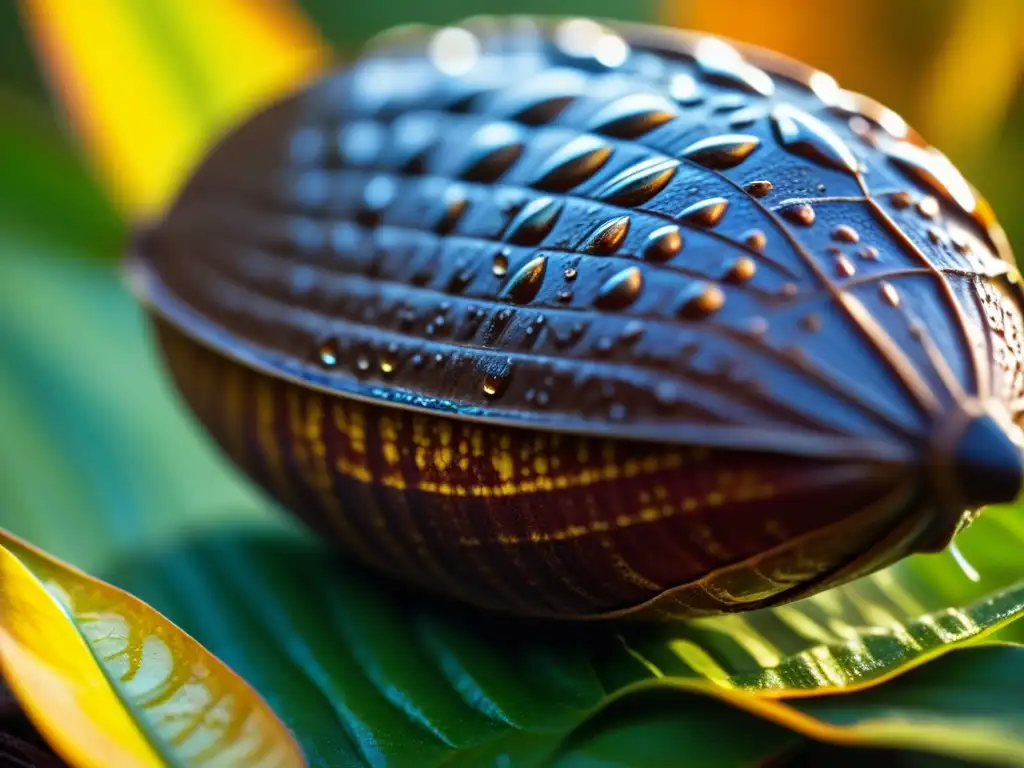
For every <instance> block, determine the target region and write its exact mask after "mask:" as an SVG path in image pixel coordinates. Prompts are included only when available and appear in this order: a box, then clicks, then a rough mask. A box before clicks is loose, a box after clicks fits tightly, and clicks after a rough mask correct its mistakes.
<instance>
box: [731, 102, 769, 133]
mask: <svg viewBox="0 0 1024 768" xmlns="http://www.w3.org/2000/svg"><path fill="white" fill-rule="evenodd" d="M767 114H768V113H767V112H765V110H764V109H763V108H762V107H760V106H752V107H747V108H745V109H741V110H739V111H738V112H734V113H733V114H732V115H730V116H729V126H730V127H731V128H749V127H750V126H752V125H753V124H754V123H756V122H757V121H758V120H760V119H761V118H762V117H764V116H765V115H767Z"/></svg>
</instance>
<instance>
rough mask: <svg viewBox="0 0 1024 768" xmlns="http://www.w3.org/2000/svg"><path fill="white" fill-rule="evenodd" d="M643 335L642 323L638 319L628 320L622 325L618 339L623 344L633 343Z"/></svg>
mask: <svg viewBox="0 0 1024 768" xmlns="http://www.w3.org/2000/svg"><path fill="white" fill-rule="evenodd" d="M643 335H644V324H643V323H642V322H640V321H639V320H630V321H629V322H628V323H626V324H625V325H624V326H623V327H622V333H620V334H619V340H620V341H622V343H623V344H635V343H636V342H637V341H639V340H640V337H641V336H643Z"/></svg>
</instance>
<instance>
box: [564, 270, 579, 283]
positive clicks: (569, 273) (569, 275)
mask: <svg viewBox="0 0 1024 768" xmlns="http://www.w3.org/2000/svg"><path fill="white" fill-rule="evenodd" d="M562 274H563V275H564V276H565V279H566V280H568V281H570V282H572V281H573V280H575V279H576V277H577V275H578V274H579V273H578V272H577V271H576V267H566V268H565V271H564V272H563V273H562Z"/></svg>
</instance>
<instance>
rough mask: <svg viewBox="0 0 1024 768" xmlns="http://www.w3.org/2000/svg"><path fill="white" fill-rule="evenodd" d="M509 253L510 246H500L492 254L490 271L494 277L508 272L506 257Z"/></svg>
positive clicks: (510, 252)
mask: <svg viewBox="0 0 1024 768" xmlns="http://www.w3.org/2000/svg"><path fill="white" fill-rule="evenodd" d="M511 255H512V249H511V248H502V249H501V250H500V251H498V252H497V253H496V254H494V264H493V265H492V266H491V272H492V273H493V274H494V276H495V277H504V276H505V275H506V274H507V273H508V257H509V256H511Z"/></svg>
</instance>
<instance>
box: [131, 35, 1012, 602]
mask: <svg viewBox="0 0 1024 768" xmlns="http://www.w3.org/2000/svg"><path fill="white" fill-rule="evenodd" d="M129 267H130V274H131V275H132V277H133V279H134V284H135V285H136V286H137V289H138V291H139V294H140V296H141V297H142V299H143V301H145V302H146V303H147V305H148V306H149V307H150V308H151V310H152V311H153V313H154V315H155V316H156V317H157V318H158V320H157V326H158V335H159V338H160V340H161V343H162V346H163V348H164V350H165V352H166V356H167V359H168V361H169V364H170V368H171V370H172V372H173V374H174V376H175V379H176V381H177V383H178V385H179V388H180V389H181V390H182V392H183V394H184V396H185V398H186V399H187V400H188V401H189V403H190V404H191V405H192V407H193V408H194V409H195V411H196V412H197V414H198V415H199V417H200V418H201V420H202V421H203V423H204V424H205V425H206V426H207V428H208V429H209V430H210V432H211V433H212V434H213V435H214V436H215V437H216V438H217V440H219V441H220V442H221V444H223V445H224V447H225V448H226V449H227V451H228V452H229V453H230V455H231V456H232V458H233V459H234V460H235V461H236V462H237V463H238V464H239V465H240V466H242V467H243V468H245V469H246V471H248V472H249V473H250V474H251V475H252V476H253V477H255V478H256V480H257V481H258V482H260V483H261V484H262V485H263V486H264V487H266V488H267V489H268V490H269V491H270V492H271V493H273V494H274V495H275V496H276V497H277V498H279V499H280V500H281V501H282V503H283V504H284V505H285V506H287V507H289V508H290V509H292V510H294V511H295V512H296V513H298V514H300V515H301V516H302V517H303V518H305V519H306V520H307V521H308V522H309V523H310V524H311V525H313V526H314V527H315V528H317V529H318V530H320V531H322V532H323V533H324V534H325V535H328V536H330V537H331V538H333V539H334V540H336V541H337V542H338V543H339V544H340V545H341V547H342V548H343V549H345V550H346V551H348V552H350V553H351V554H352V555H354V556H355V557H357V558H359V559H360V560H362V561H363V562H365V563H366V564H368V565H370V566H373V567H375V568H377V569H378V570H380V571H382V572H383V573H386V574H388V575H390V576H393V577H396V578H399V579H402V580H405V581H408V582H411V583H415V584H417V585H420V586H422V587H424V588H427V589H430V590H433V591H435V592H439V593H442V594H446V595H449V596H453V597H456V598H458V599H461V600H464V601H467V602H471V603H475V604H478V605H482V606H486V607H489V608H493V609H497V610H501V611H506V612H513V613H520V614H530V615H542V616H558V617H592V616H615V615H622V614H624V613H630V612H634V611H637V612H639V613H641V614H642V615H671V616H687V615H701V614H710V613H718V612H723V611H735V610H746V609H751V608H756V607H760V606H763V605H767V604H771V603H774V602H779V601H782V600H790V599H794V598H796V597H798V596H801V595H804V594H808V593H811V592H813V591H817V590H820V589H823V588H825V587H826V586H829V585H832V584H836V583H840V582H842V581H845V580H848V579H850V578H853V577H855V576H857V575H859V574H862V573H866V572H869V571H871V570H873V569H876V568H878V567H881V566H882V565H884V564H887V563H889V562H892V561H894V560H895V559H898V558H900V557H902V556H904V555H906V554H908V553H910V552H913V551H920V550H931V549H935V548H940V547H941V546H944V545H945V544H946V543H947V542H948V541H949V540H950V538H951V537H952V536H953V535H954V533H955V532H956V531H957V530H958V529H959V528H960V527H961V526H962V525H963V524H965V522H966V521H967V520H969V519H970V518H971V516H972V515H973V514H974V510H975V509H976V508H978V507H980V506H981V505H983V504H985V503H989V502H995V501H1002V500H1004V499H1005V498H1010V497H1012V496H1013V495H1015V494H1016V492H1017V489H1018V488H1019V485H1020V482H1019V481H1020V459H1019V449H1018V448H1016V444H1018V443H1019V435H1018V432H1019V430H1018V428H1017V426H1015V422H1016V420H1017V418H1018V416H1019V413H1020V408H1021V402H1022V401H1021V395H1022V392H1024V377H1022V370H1021V360H1022V342H1021V333H1022V320H1021V293H1020V289H1019V286H1018V281H1019V276H1018V274H1017V272H1016V268H1015V267H1014V265H1013V260H1012V255H1011V254H1010V253H1009V250H1008V247H1007V246H1006V242H1005V238H1004V237H1003V235H1002V233H1001V231H1000V230H999V228H998V226H997V225H996V223H995V221H994V219H993V217H992V215H991V213H990V212H989V210H988V208H987V206H986V205H985V203H984V201H982V200H981V199H980V198H979V197H978V196H977V195H976V193H975V192H974V190H973V189H972V188H971V187H970V186H969V185H968V184H967V182H965V181H964V180H963V178H962V177H961V176H960V175H959V173H958V172H957V171H956V170H955V168H953V167H952V165H951V164H950V163H949V162H948V161H947V160H946V159H945V158H944V157H943V156H942V155H940V154H939V153H938V152H936V151H935V150H932V149H930V148H928V147H927V146H926V145H924V143H923V142H922V141H921V140H920V138H919V137H917V136H916V134H914V133H913V132H912V131H911V130H910V129H909V128H908V127H907V126H906V125H905V124H904V123H903V122H902V121H901V120H900V119H899V118H898V117H897V116H896V115H895V114H893V113H892V112H890V111H888V110H886V109H885V108H883V107H881V106H879V105H877V104H875V103H874V102H871V101H870V100H868V99H866V98H864V97H861V96H858V95H856V94H851V93H849V92H847V91H843V90H841V89H840V88H839V86H838V85H836V84H835V82H834V81H833V80H831V78H829V77H827V76H826V75H824V74H822V73H820V72H816V71H814V70H811V69H809V68H806V67H803V66H802V65H799V64H796V63H794V62H792V61H789V60H786V59H782V58H781V57H776V56H774V55H771V54H767V53H764V52H762V51H756V50H746V49H741V48H738V47H736V46H734V45H732V44H730V43H727V42H724V41H721V40H717V39H714V38H709V37H705V36H699V35H691V34H687V33H680V32H676V31H671V30H660V29H653V28H634V27H625V28H612V27H606V26H603V25H601V24H598V23H596V22H592V21H587V20H568V21H564V22H553V23H550V24H547V25H539V24H537V23H535V22H533V21H530V20H526V19H510V20H483V21H474V22H472V23H470V24H468V25H467V26H465V27H459V28H449V29H444V30H437V31H431V30H411V31H409V30H406V31H403V32H401V33H399V34H396V35H392V36H390V37H389V38H386V39H384V40H382V41H381V42H380V43H379V44H377V45H376V46H374V47H372V48H371V49H370V50H369V51H368V52H367V53H366V54H365V56H364V57H363V58H362V59H360V60H359V61H357V62H356V63H355V64H354V65H353V66H352V67H351V68H349V69H347V70H345V71H341V72H338V73H336V74H332V75H330V76H328V77H327V78H325V79H324V80H323V81H321V82H319V83H317V84H315V85H314V86H312V87H311V88H309V89H308V90H306V91H303V92H301V93H299V94H296V95H295V96H293V97H291V98H289V99H288V100H286V101H284V102H281V103H279V104H277V105H275V106H273V107H271V108H270V109H268V110H267V111H265V112H263V113H262V114H260V115H257V116H256V117H254V118H253V119H251V120H250V121H248V122H247V123H245V124H244V125H243V126H241V127H240V128H239V129H237V130H236V131H235V132H233V133H232V134H231V135H230V136H228V137H227V138H225V139H224V140H223V141H222V142H220V143H219V144H218V146H216V147H215V148H214V150H213V151H212V152H211V154H210V155H209V157H208V158H207V160H206V161H205V162H204V163H203V165H202V166H201V167H200V169H199V170H198V171H197V172H196V174H195V176H194V178H193V179H192V180H191V182H190V183H189V184H188V185H187V187H186V189H185V190H184V192H183V193H182V195H181V197H180V198H179V200H178V202H177V203H176V204H175V206H174V207H173V208H172V210H171V211H170V212H169V213H168V214H167V216H166V217H165V218H164V219H163V220H162V221H160V222H158V223H157V224H156V225H155V226H154V227H152V228H151V229H149V230H148V231H146V232H145V233H143V234H141V235H140V237H139V239H138V241H137V244H136V247H135V249H134V251H133V254H132V255H131V259H130V261H129Z"/></svg>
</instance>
